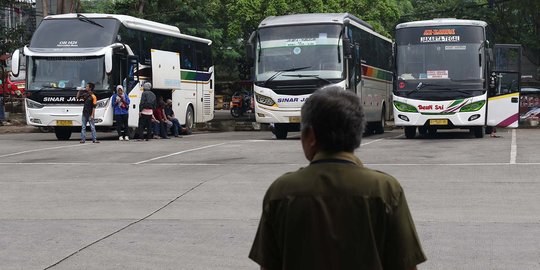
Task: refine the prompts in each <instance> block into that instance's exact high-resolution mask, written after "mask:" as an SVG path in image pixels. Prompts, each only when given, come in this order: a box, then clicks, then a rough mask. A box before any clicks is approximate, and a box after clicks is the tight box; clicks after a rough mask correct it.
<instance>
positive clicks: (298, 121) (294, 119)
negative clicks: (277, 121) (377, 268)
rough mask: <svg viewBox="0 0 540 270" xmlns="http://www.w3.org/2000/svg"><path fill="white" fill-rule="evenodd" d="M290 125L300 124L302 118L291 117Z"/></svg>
mask: <svg viewBox="0 0 540 270" xmlns="http://www.w3.org/2000/svg"><path fill="white" fill-rule="evenodd" d="M289 122H290V123H300V116H290V117H289Z"/></svg>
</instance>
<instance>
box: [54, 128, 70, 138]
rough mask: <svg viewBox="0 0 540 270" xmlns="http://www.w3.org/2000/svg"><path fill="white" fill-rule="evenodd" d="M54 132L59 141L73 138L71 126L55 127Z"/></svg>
mask: <svg viewBox="0 0 540 270" xmlns="http://www.w3.org/2000/svg"><path fill="white" fill-rule="evenodd" d="M54 134H55V135H56V139H58V140H59V141H67V140H69V138H71V128H70V127H54Z"/></svg>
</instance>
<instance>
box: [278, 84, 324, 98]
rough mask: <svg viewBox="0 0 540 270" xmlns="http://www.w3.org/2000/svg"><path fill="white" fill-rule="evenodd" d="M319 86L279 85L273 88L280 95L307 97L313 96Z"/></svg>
mask: <svg viewBox="0 0 540 270" xmlns="http://www.w3.org/2000/svg"><path fill="white" fill-rule="evenodd" d="M318 88H319V86H317V85H279V86H273V87H272V90H274V92H276V94H278V95H292V96H296V95H298V96H299V95H306V94H311V93H313V92H315V90H317V89H318Z"/></svg>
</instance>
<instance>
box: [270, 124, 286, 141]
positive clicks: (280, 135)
mask: <svg viewBox="0 0 540 270" xmlns="http://www.w3.org/2000/svg"><path fill="white" fill-rule="evenodd" d="M273 132H274V135H276V139H278V140H285V139H287V133H288V132H289V130H288V129H287V126H286V125H282V124H275V125H274V130H273Z"/></svg>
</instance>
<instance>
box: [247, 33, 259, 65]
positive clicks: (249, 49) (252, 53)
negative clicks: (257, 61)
mask: <svg viewBox="0 0 540 270" xmlns="http://www.w3.org/2000/svg"><path fill="white" fill-rule="evenodd" d="M256 33H257V32H256V31H253V32H252V33H251V35H249V39H248V41H247V43H246V56H247V58H248V60H249V61H250V62H251V60H253V58H255V46H254V44H253V43H254V41H255V36H256Z"/></svg>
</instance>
